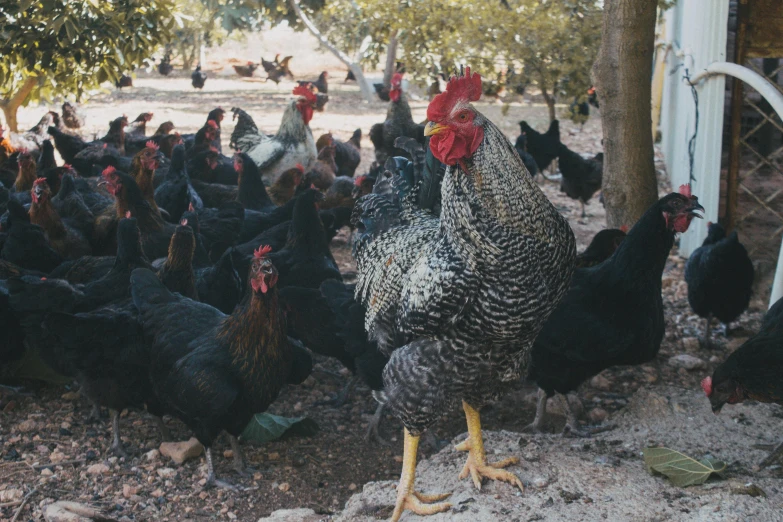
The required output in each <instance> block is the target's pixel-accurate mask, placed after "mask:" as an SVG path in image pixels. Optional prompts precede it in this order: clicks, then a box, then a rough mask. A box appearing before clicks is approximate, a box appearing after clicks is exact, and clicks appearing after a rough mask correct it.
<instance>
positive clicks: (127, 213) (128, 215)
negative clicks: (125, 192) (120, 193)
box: [125, 210, 131, 219]
mask: <svg viewBox="0 0 783 522" xmlns="http://www.w3.org/2000/svg"><path fill="white" fill-rule="evenodd" d="M125 218H126V219H130V218H131V211H130V210H128V211H127V212H125Z"/></svg>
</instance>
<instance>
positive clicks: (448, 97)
mask: <svg viewBox="0 0 783 522" xmlns="http://www.w3.org/2000/svg"><path fill="white" fill-rule="evenodd" d="M479 98H481V75H479V74H478V73H475V74H471V72H470V67H465V73H464V74H463V75H461V76H453V77H452V78H451V79H450V80H449V83H448V85H446V90H445V91H444V92H442V93H440V94H438V95H437V96H435V98H434V99H433V100H432V101H431V102H430V105H429V107H427V119H428V120H429V121H441V120H443V119H444V118H445V117H446V116H447V115H448V114H449V112H451V110H452V109H453V108H454V106H455V105H457V104H458V103H467V102H474V101H478V99H479Z"/></svg>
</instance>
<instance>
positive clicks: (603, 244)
mask: <svg viewBox="0 0 783 522" xmlns="http://www.w3.org/2000/svg"><path fill="white" fill-rule="evenodd" d="M626 234H628V227H627V226H622V227H620V228H619V229H618V228H607V229H604V230H600V231H599V232H598V233H597V234H596V235H595V236H593V239H592V241H590V244H589V245H588V246H587V248H586V249H585V251H584V252H582V253H581V254H578V255H577V256H576V267H577V268H589V267H591V266H595V265H598V264H601V263H603V262H604V261H606V260H607V259H609V258H610V257H612V254H614V251H615V250H617V248H618V247H619V246H620V243H622V242H623V240H624V239H625V236H626Z"/></svg>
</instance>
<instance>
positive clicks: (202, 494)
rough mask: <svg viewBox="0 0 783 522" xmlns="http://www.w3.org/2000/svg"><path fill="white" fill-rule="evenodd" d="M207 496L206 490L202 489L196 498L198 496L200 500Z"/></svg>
mask: <svg viewBox="0 0 783 522" xmlns="http://www.w3.org/2000/svg"><path fill="white" fill-rule="evenodd" d="M208 496H209V493H207V492H206V491H202V492H201V493H199V494H198V498H200V499H201V500H204V499H206V498H207V497H208Z"/></svg>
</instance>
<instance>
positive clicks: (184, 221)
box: [179, 218, 188, 227]
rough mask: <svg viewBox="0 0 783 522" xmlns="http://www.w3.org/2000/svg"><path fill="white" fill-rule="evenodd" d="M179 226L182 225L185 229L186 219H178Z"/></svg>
mask: <svg viewBox="0 0 783 522" xmlns="http://www.w3.org/2000/svg"><path fill="white" fill-rule="evenodd" d="M179 224H180V225H182V226H183V227H186V226H188V220H187V218H182V219H180V220H179Z"/></svg>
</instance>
